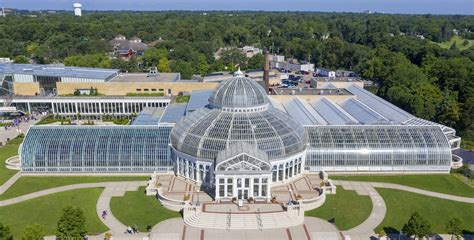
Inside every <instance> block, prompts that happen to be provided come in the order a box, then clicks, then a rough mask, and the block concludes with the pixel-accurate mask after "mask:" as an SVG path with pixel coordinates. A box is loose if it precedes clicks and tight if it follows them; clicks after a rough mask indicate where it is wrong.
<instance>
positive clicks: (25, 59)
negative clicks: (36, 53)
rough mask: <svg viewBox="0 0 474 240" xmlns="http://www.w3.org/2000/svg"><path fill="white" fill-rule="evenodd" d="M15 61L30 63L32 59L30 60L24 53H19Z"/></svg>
mask: <svg viewBox="0 0 474 240" xmlns="http://www.w3.org/2000/svg"><path fill="white" fill-rule="evenodd" d="M13 61H14V62H15V63H29V62H30V61H29V60H28V58H27V57H25V56H24V55H18V56H16V57H15V58H14V59H13Z"/></svg>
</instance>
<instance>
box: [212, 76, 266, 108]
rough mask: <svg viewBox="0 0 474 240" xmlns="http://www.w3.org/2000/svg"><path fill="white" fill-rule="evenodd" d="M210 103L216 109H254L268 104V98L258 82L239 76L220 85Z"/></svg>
mask: <svg viewBox="0 0 474 240" xmlns="http://www.w3.org/2000/svg"><path fill="white" fill-rule="evenodd" d="M209 103H210V105H211V106H212V107H214V108H253V107H258V106H262V105H266V104H268V97H267V94H266V93H265V89H263V87H262V86H260V85H259V84H258V83H257V81H255V80H253V79H251V78H246V77H241V76H239V77H233V78H230V79H228V80H226V81H222V82H221V83H219V85H217V88H216V90H215V91H214V92H213V93H212V95H211V97H210V98H209Z"/></svg>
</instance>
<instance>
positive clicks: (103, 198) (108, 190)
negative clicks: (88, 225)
mask: <svg viewBox="0 0 474 240" xmlns="http://www.w3.org/2000/svg"><path fill="white" fill-rule="evenodd" d="M140 186H146V182H142V181H136V182H113V183H111V184H107V185H106V186H105V189H104V191H103V192H102V194H101V195H100V197H99V199H98V200H97V205H96V212H97V216H98V217H99V219H100V220H101V221H102V222H103V223H104V224H105V225H106V226H107V227H108V228H109V231H108V232H110V233H112V236H113V237H114V239H118V238H120V239H127V238H128V239H130V238H132V236H133V237H135V238H137V237H145V236H147V235H148V234H135V235H129V234H125V233H124V232H125V231H126V230H127V227H128V226H125V225H124V224H123V223H122V222H120V221H119V220H118V219H117V218H116V217H115V216H114V214H113V212H112V210H111V209H110V200H111V199H112V197H121V196H123V195H124V194H125V192H127V191H138V188H139V187H140ZM102 211H107V216H106V217H105V218H102ZM100 236H102V239H103V236H104V235H103V234H100V235H98V236H97V237H100Z"/></svg>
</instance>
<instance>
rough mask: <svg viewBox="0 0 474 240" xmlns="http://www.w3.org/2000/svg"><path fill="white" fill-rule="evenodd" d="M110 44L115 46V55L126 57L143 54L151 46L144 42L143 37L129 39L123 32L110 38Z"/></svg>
mask: <svg viewBox="0 0 474 240" xmlns="http://www.w3.org/2000/svg"><path fill="white" fill-rule="evenodd" d="M110 45H111V46H112V47H113V49H114V54H115V55H117V56H118V57H121V58H125V59H128V58H130V57H132V56H142V55H143V54H144V53H145V51H146V50H147V49H148V48H149V47H148V45H146V44H145V43H143V42H142V39H141V38H138V37H133V38H131V39H127V38H126V37H125V36H123V35H121V34H119V35H117V36H115V38H114V39H112V40H110Z"/></svg>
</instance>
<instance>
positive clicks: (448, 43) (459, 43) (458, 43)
mask: <svg viewBox="0 0 474 240" xmlns="http://www.w3.org/2000/svg"><path fill="white" fill-rule="evenodd" d="M467 41H468V42H469V44H467V45H465V46H464V45H463V42H464V39H463V38H462V37H460V36H454V37H452V38H451V39H450V40H449V41H446V42H442V43H436V44H437V45H438V46H440V47H442V48H446V49H449V48H450V47H451V45H453V43H454V42H456V46H457V48H458V49H459V50H461V51H462V50H464V49H468V48H470V47H472V46H474V40H470V39H468V40H467Z"/></svg>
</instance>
